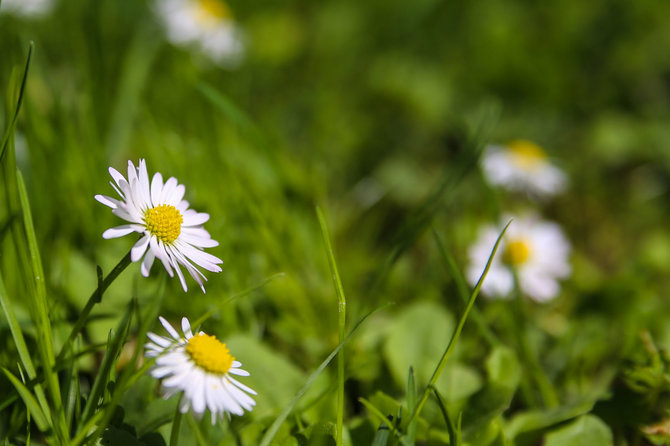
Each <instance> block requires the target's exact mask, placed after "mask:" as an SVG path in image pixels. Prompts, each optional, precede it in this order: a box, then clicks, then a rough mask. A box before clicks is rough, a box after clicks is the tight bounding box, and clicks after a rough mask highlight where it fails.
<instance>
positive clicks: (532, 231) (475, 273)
mask: <svg viewBox="0 0 670 446" xmlns="http://www.w3.org/2000/svg"><path fill="white" fill-rule="evenodd" d="M500 231H501V228H499V227H496V226H493V225H488V226H486V227H484V228H483V229H482V231H481V232H480V235H479V238H478V239H477V241H476V242H475V244H474V245H473V246H472V247H471V248H470V251H469V257H470V264H469V267H468V270H467V278H468V280H469V281H470V283H471V284H472V285H474V284H476V283H477V280H478V279H479V276H480V275H481V273H482V271H483V270H484V267H485V266H486V262H487V261H488V258H489V255H490V254H491V250H492V249H493V246H494V245H495V242H496V239H497V238H498V235H499V234H500ZM569 255H570V243H569V242H568V241H567V239H566V238H565V236H564V235H563V231H562V230H561V228H560V226H558V225H557V224H556V223H551V222H547V221H542V220H538V219H537V218H535V217H525V218H518V219H514V220H513V221H512V224H511V225H510V227H509V229H508V230H507V232H506V233H505V236H504V237H503V239H502V240H501V242H500V246H499V247H498V253H497V254H496V256H495V257H494V259H493V262H492V263H491V269H490V270H489V272H488V275H487V276H486V278H485V279H484V283H483V284H482V288H481V290H482V293H483V294H485V295H486V296H488V297H494V298H495V297H497V298H508V297H510V296H511V293H512V290H513V289H514V271H516V274H517V277H518V280H519V288H520V290H521V292H522V293H523V294H525V295H527V296H528V297H530V298H531V299H533V300H535V301H537V302H545V301H548V300H551V299H553V298H555V297H556V296H557V295H558V293H559V291H560V284H559V282H558V280H559V279H564V278H566V277H568V276H569V275H570V264H569V263H568V257H569Z"/></svg>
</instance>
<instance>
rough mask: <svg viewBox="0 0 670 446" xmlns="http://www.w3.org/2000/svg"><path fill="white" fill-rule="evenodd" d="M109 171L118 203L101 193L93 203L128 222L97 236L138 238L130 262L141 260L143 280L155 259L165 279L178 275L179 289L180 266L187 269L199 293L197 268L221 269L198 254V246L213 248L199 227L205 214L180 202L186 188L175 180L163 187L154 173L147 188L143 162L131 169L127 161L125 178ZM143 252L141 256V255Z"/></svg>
mask: <svg viewBox="0 0 670 446" xmlns="http://www.w3.org/2000/svg"><path fill="white" fill-rule="evenodd" d="M109 173H110V175H111V176H112V178H113V179H114V182H115V183H116V185H115V184H114V183H112V182H111V181H110V184H111V185H112V187H113V188H114V190H115V191H116V193H117V194H119V196H120V197H121V200H117V199H114V198H111V197H107V196H105V195H96V196H95V199H96V200H98V201H99V202H100V203H102V204H104V205H105V206H109V207H110V208H112V213H114V215H116V216H117V217H120V218H122V219H124V220H126V221H127V222H129V223H130V224H126V225H122V226H117V227H115V228H111V229H108V230H106V231H105V232H104V233H103V234H102V237H103V238H106V239H110V238H116V237H122V236H124V235H127V234H130V233H132V232H139V233H140V234H143V236H142V237H141V238H140V239H139V240H138V241H137V243H135V246H133V248H132V249H131V251H130V259H131V260H132V261H133V262H137V261H139V260H140V259H141V258H142V256H144V259H143V260H142V265H141V268H140V269H141V271H142V275H143V276H144V277H148V276H149V270H150V269H151V266H152V265H153V263H154V260H155V259H156V258H158V260H160V261H161V262H162V263H163V266H165V269H166V270H167V272H168V274H169V275H170V277H173V275H174V273H173V270H174V271H176V272H177V276H178V277H179V281H180V282H181V285H182V287H183V288H184V291H186V290H187V289H188V287H187V286H186V280H185V279H184V274H183V273H182V271H181V268H180V265H181V266H183V267H184V268H186V271H188V272H189V274H190V275H191V277H193V279H194V280H195V281H196V282H198V285H200V288H201V289H202V291H203V293H204V292H205V287H204V282H205V281H206V280H207V278H206V277H205V276H204V274H202V273H201V272H200V270H199V269H198V268H197V266H199V267H202V268H204V269H206V270H208V271H212V272H215V273H218V272H220V271H221V267H220V266H219V264H221V263H223V262H222V261H221V259H219V258H218V257H215V256H213V255H211V254H208V253H206V252H205V251H203V248H212V247H214V246H218V245H219V243H218V242H217V241H216V240H212V238H211V236H210V235H209V232H207V231H206V230H205V229H204V228H203V227H202V224H203V223H205V222H206V221H207V220H209V214H205V213H200V212H196V211H194V210H193V209H189V204H188V201H185V200H183V197H184V192H185V188H184V186H183V185H182V184H179V183H178V182H177V179H176V178H174V177H171V178H168V180H167V181H165V183H163V176H162V175H161V174H160V173H158V172H157V173H155V174H154V176H153V178H152V180H151V184H149V175H148V173H147V166H146V163H145V162H144V160H142V159H141V160H140V162H139V167H137V168H135V165H134V164H133V163H132V161H128V179H126V178H124V176H123V175H121V174H120V173H119V172H118V171H117V170H116V169H114V168H112V167H110V168H109ZM145 253H146V255H145Z"/></svg>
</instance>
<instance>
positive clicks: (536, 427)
mask: <svg viewBox="0 0 670 446" xmlns="http://www.w3.org/2000/svg"><path fill="white" fill-rule="evenodd" d="M592 408H593V401H583V402H580V403H576V404H573V405H570V406H563V407H559V408H556V409H548V410H532V411H527V412H522V413H520V414H518V415H516V416H515V417H513V418H512V419H511V420H510V422H509V423H508V424H507V427H506V428H505V432H506V433H507V435H508V436H509V437H510V438H517V437H519V436H520V435H523V434H534V433H535V432H537V431H540V430H543V429H546V428H548V427H551V426H554V425H556V424H558V423H562V422H564V421H567V420H570V419H572V418H575V417H577V416H579V415H583V414H586V413H588V412H590V411H591V409H592Z"/></svg>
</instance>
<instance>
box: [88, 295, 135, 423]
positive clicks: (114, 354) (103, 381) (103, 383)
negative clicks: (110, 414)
mask: <svg viewBox="0 0 670 446" xmlns="http://www.w3.org/2000/svg"><path fill="white" fill-rule="evenodd" d="M135 305H136V303H135V301H134V300H133V301H132V304H131V305H129V306H128V308H127V309H126V312H125V313H124V315H123V318H122V319H121V321H120V322H119V324H118V326H117V328H116V333H114V335H113V336H112V335H111V333H110V339H109V342H108V344H107V351H106V352H105V357H104V358H103V360H102V364H101V365H100V369H99V370H98V374H97V376H96V377H95V381H94V382H93V387H91V393H90V394H89V396H88V399H87V400H86V405H85V406H84V411H83V412H82V415H81V421H80V423H79V427H80V428H81V425H82V424H83V423H85V422H86V421H88V420H89V418H90V417H91V415H92V413H93V411H94V410H95V409H96V408H97V406H98V403H99V401H100V400H102V399H103V397H104V392H105V389H106V388H107V384H108V383H109V378H110V372H111V370H112V367H113V366H114V364H115V362H116V360H117V359H118V356H119V353H120V352H121V349H122V348H123V344H124V342H125V340H126V337H127V335H128V328H129V327H130V319H131V315H132V313H133V311H134V307H135ZM79 430H80V429H78V431H79Z"/></svg>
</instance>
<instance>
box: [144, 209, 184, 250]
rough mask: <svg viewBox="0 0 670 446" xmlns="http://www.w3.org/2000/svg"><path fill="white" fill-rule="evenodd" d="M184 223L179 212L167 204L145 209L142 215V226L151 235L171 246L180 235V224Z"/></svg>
mask: <svg viewBox="0 0 670 446" xmlns="http://www.w3.org/2000/svg"><path fill="white" fill-rule="evenodd" d="M183 222H184V217H182V215H181V212H179V210H178V209H177V208H176V207H174V206H172V205H169V204H161V205H160V206H156V207H155V208H151V209H147V211H146V212H145V213H144V224H145V225H146V227H147V230H148V231H149V232H150V233H151V235H155V236H156V237H158V238H159V239H160V240H163V243H167V244H171V243H172V242H174V241H175V240H177V237H179V234H180V233H181V224H182V223H183Z"/></svg>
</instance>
